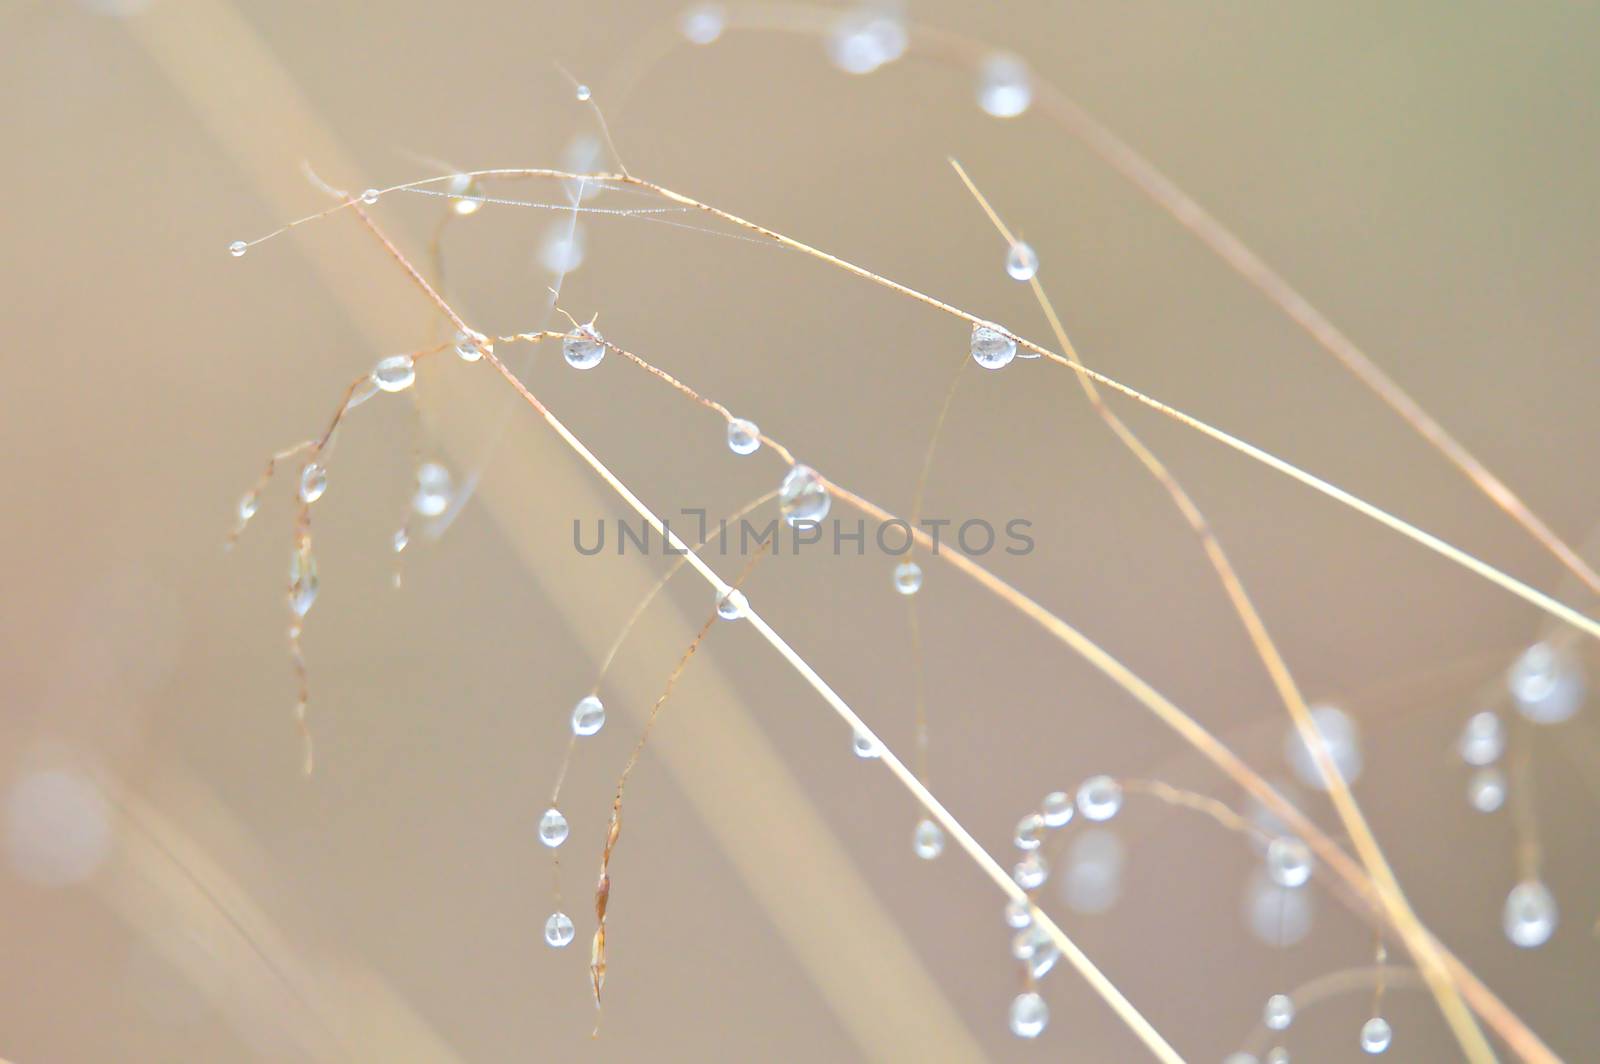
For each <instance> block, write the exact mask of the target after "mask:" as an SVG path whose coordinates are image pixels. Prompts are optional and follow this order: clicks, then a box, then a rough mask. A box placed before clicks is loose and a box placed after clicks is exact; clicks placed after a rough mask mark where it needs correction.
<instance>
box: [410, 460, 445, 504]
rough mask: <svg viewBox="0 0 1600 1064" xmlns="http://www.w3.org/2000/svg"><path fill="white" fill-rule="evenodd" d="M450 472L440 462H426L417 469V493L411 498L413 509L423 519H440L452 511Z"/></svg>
mask: <svg viewBox="0 0 1600 1064" xmlns="http://www.w3.org/2000/svg"><path fill="white" fill-rule="evenodd" d="M450 487H451V485H450V470H448V469H446V468H445V467H444V466H442V465H440V464H439V463H438V462H424V463H422V465H420V466H418V467H417V493H416V494H415V495H413V496H412V497H411V508H412V509H413V510H415V511H417V513H419V514H421V515H422V516H423V517H438V516H439V515H440V514H442V513H444V512H445V511H446V510H448V509H450Z"/></svg>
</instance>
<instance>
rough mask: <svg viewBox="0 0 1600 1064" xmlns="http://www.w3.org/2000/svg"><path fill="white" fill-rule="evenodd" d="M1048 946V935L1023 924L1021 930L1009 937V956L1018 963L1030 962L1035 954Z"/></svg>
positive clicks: (1036, 928)
mask: <svg viewBox="0 0 1600 1064" xmlns="http://www.w3.org/2000/svg"><path fill="white" fill-rule="evenodd" d="M1023 912H1027V910H1026V909H1024V910H1023ZM1048 945H1050V935H1049V933H1048V932H1046V931H1045V929H1044V928H1042V927H1036V926H1032V925H1031V923H1030V924H1024V925H1023V926H1022V930H1020V931H1018V932H1017V933H1016V934H1014V935H1012V936H1011V955H1012V956H1013V957H1015V958H1016V959H1017V960H1019V961H1026V960H1032V959H1033V955H1034V954H1035V953H1038V952H1039V951H1040V950H1041V949H1043V948H1044V947H1046V946H1048Z"/></svg>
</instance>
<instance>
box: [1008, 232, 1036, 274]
mask: <svg viewBox="0 0 1600 1064" xmlns="http://www.w3.org/2000/svg"><path fill="white" fill-rule="evenodd" d="M1038 272H1039V256H1038V255H1037V254H1035V253H1034V250H1033V247H1032V246H1031V245H1029V244H1024V243H1023V242H1022V241H1020V240H1019V241H1017V242H1016V243H1015V244H1012V245H1011V247H1010V249H1009V250H1007V251H1006V273H1008V274H1010V275H1011V278H1012V280H1015V281H1031V280H1033V276H1034V274H1036V273H1038Z"/></svg>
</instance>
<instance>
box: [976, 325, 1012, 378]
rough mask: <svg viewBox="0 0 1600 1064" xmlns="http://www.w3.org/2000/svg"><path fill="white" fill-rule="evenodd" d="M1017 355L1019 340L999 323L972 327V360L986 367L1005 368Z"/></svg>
mask: <svg viewBox="0 0 1600 1064" xmlns="http://www.w3.org/2000/svg"><path fill="white" fill-rule="evenodd" d="M1016 357H1017V342H1016V341H1015V340H1013V339H1012V338H1011V337H1010V336H1008V335H1006V333H1005V332H1003V331H1002V330H1001V329H1000V327H999V326H998V325H974V326H973V327H972V360H973V361H974V362H976V363H977V364H978V365H980V366H982V367H983V368H984V369H1004V368H1005V367H1006V366H1009V365H1010V364H1011V360H1012V359H1014V358H1016Z"/></svg>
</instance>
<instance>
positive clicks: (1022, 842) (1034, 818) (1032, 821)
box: [1011, 813, 1044, 850]
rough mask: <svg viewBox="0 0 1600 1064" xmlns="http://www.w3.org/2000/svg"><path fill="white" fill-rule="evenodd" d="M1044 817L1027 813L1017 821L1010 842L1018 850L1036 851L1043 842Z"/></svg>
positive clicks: (1039, 814)
mask: <svg viewBox="0 0 1600 1064" xmlns="http://www.w3.org/2000/svg"><path fill="white" fill-rule="evenodd" d="M1043 833H1044V816H1043V814H1041V813H1029V814H1027V815H1026V816H1024V817H1023V818H1022V819H1021V820H1019V821H1017V830H1016V832H1015V834H1014V835H1013V836H1012V838H1011V841H1012V843H1013V844H1015V845H1016V847H1017V849H1019V850H1037V849H1038V848H1039V844H1040V843H1041V842H1043V841H1044V838H1043Z"/></svg>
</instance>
